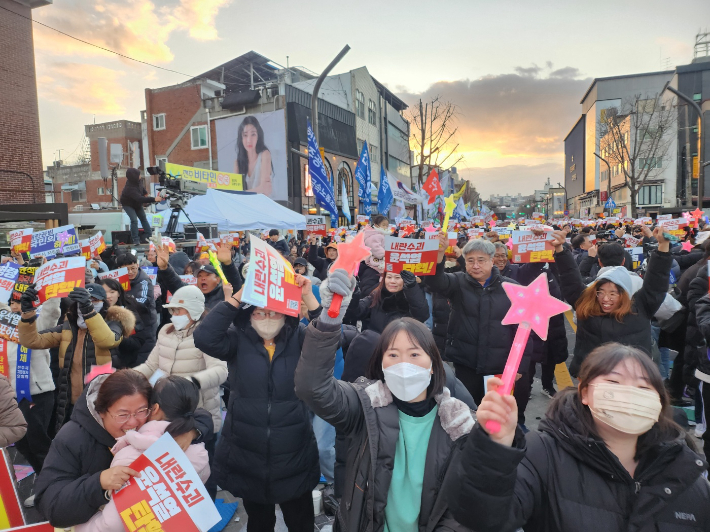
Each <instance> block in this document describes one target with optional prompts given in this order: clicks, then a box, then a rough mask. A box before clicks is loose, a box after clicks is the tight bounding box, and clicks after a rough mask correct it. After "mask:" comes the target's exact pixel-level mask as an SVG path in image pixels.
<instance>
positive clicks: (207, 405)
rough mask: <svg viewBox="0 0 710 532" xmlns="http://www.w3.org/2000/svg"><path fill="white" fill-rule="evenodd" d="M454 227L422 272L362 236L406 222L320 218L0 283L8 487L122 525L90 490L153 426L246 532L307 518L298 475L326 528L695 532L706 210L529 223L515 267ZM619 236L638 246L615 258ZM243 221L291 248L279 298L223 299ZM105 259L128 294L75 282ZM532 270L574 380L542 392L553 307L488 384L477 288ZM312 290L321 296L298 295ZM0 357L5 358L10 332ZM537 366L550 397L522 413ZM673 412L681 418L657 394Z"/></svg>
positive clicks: (489, 317)
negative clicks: (13, 480)
mask: <svg viewBox="0 0 710 532" xmlns="http://www.w3.org/2000/svg"><path fill="white" fill-rule="evenodd" d="M140 197H141V198H143V197H145V196H144V195H143V194H141V195H140ZM124 207H125V206H124ZM129 207H130V205H129ZM132 208H134V211H136V220H137V218H140V217H141V216H140V214H141V211H142V209H141V205H140V204H136V205H134V206H133V207H132ZM131 218H132V219H133V216H132V217H131ZM487 223H488V224H490V225H494V224H493V223H490V221H489V222H487ZM459 229H460V231H459V232H458V239H457V240H456V242H455V243H453V244H452V241H451V240H450V234H447V233H446V232H440V234H439V237H438V252H437V257H436V266H435V271H433V272H432V273H433V274H432V275H419V276H418V275H415V274H414V273H412V272H411V271H408V270H406V269H404V270H402V271H401V272H398V273H393V272H392V271H389V270H388V268H386V257H385V249H386V238H387V236H389V235H394V236H398V235H399V236H400V237H404V238H408V239H421V238H424V237H425V234H426V231H425V230H424V228H421V227H417V228H415V229H414V230H411V228H409V229H408V230H407V231H402V230H400V227H397V226H394V227H393V226H391V225H390V220H388V219H387V218H386V217H385V216H382V215H376V216H373V217H372V218H371V220H370V221H369V223H368V224H367V225H366V226H361V227H358V228H355V229H352V228H351V229H349V230H342V231H341V230H338V231H336V232H330V234H329V235H328V236H325V237H315V236H313V235H308V234H305V232H303V233H302V232H297V233H291V232H289V233H284V232H283V231H278V230H276V229H273V230H271V231H268V232H265V233H263V234H261V233H259V232H252V233H249V232H246V233H245V234H244V235H242V239H241V241H240V242H239V243H238V244H233V243H231V242H230V243H223V244H220V245H217V246H216V248H215V250H214V254H213V257H212V258H213V261H212V262H211V261H210V257H209V256H208V255H207V254H206V253H203V252H201V251H199V250H198V251H197V252H196V253H190V254H188V253H186V251H185V250H180V249H177V248H171V247H169V246H167V245H164V246H158V247H156V248H154V247H153V246H151V248H150V249H148V250H146V251H145V252H144V253H143V252H140V251H139V252H138V253H133V252H130V251H123V252H122V251H119V250H118V249H117V248H108V249H107V250H106V251H105V252H104V253H102V254H101V255H97V256H95V257H93V258H92V259H91V260H90V261H88V264H87V270H86V283H85V286H84V287H83V288H79V287H77V288H74V289H73V290H72V291H71V293H70V294H69V295H68V297H66V298H51V299H48V300H47V301H46V302H45V303H44V304H42V305H41V306H39V305H38V300H37V295H38V294H37V290H36V289H35V287H33V286H32V285H30V286H29V287H28V288H27V289H26V290H25V291H24V292H22V293H14V294H13V295H12V297H11V300H10V301H9V302H8V308H7V310H9V311H11V312H13V313H16V314H19V315H20V319H19V323H18V325H17V329H18V339H17V345H19V346H23V347H26V348H28V349H31V350H32V358H31V368H30V392H31V396H32V397H31V402H30V401H28V400H27V399H22V400H20V401H19V403H17V402H16V401H15V400H14V399H13V398H12V396H13V390H12V388H16V383H15V379H14V378H10V379H9V380H8V379H6V378H5V377H0V419H2V420H3V423H2V427H1V428H0V444H2V445H8V444H11V443H13V442H14V443H16V445H17V450H18V451H19V452H20V453H21V454H22V455H23V456H24V457H25V458H26V459H27V461H28V462H29V464H30V465H31V466H32V468H33V469H34V471H35V472H36V474H37V478H36V481H35V484H34V494H33V495H32V497H30V499H28V500H27V501H25V504H26V505H27V506H32V505H35V506H36V507H37V508H38V510H39V512H40V514H41V515H42V516H44V517H45V518H46V519H47V520H49V522H50V523H51V524H52V525H53V526H55V527H72V526H74V527H76V530H77V531H80V530H81V531H84V530H101V531H113V530H115V531H119V530H122V524H121V519H120V517H119V515H118V512H117V510H116V506H115V505H114V504H113V502H112V497H111V495H112V492H113V491H115V490H118V489H120V488H121V486H122V485H123V484H124V483H125V482H126V481H127V480H128V479H129V478H131V477H132V476H135V475H136V474H137V473H136V471H134V470H132V469H131V467H130V465H131V463H132V462H133V460H135V459H136V458H137V457H138V456H139V455H140V454H141V453H142V452H143V451H145V450H146V449H147V448H148V447H149V446H150V445H151V444H152V443H154V442H155V441H156V440H157V439H158V438H159V437H160V436H161V435H162V434H164V433H166V432H167V433H169V434H170V435H171V436H173V438H175V440H176V441H177V442H178V444H179V445H180V447H181V448H182V449H183V450H184V451H185V453H186V454H187V456H188V458H189V460H190V461H191V463H192V464H193V466H194V467H195V470H196V471H197V472H198V475H199V476H200V478H201V479H202V480H203V482H204V484H205V487H206V489H207V492H208V493H209V494H210V496H211V497H212V498H213V499H214V497H215V495H216V493H217V490H218V489H222V490H226V491H228V492H230V493H231V494H232V495H233V496H235V497H239V498H241V499H242V501H243V505H244V509H245V510H246V512H247V514H248V530H249V531H250V532H260V531H268V532H271V531H273V530H274V527H275V524H276V513H275V506H276V505H279V506H280V509H281V512H282V514H283V517H284V521H285V523H286V526H287V527H288V529H289V530H290V531H292V532H294V531H304V532H306V531H307V532H312V531H313V530H314V523H315V514H314V506H313V503H312V491H313V490H314V489H316V487H317V486H318V485H319V484H320V483H323V484H325V485H326V488H325V491H324V494H325V500H326V507H327V509H328V511H329V512H333V513H334V514H335V516H336V517H335V520H336V527H335V529H336V530H343V531H345V530H357V531H365V530H375V531H388V532H415V531H422V530H426V531H454V530H475V531H511V532H513V531H515V530H518V529H519V528H523V529H525V530H559V531H562V530H564V531H577V530H579V531H582V530H585V531H586V530H590V527H592V526H594V527H597V528H599V530H605V531H621V530H669V531H670V530H679V531H680V530H704V531H707V530H710V484H708V481H707V463H706V462H705V460H704V459H703V456H702V454H700V451H701V450H700V449H697V448H696V444H695V442H694V438H693V435H695V436H697V437H701V436H702V438H703V440H702V441H703V450H704V454H705V455H706V456H707V455H708V452H709V451H710V431H705V427H706V424H705V421H704V420H705V416H704V414H703V412H710V361H709V360H710V358H709V356H708V353H710V351H708V348H707V341H708V339H710V296H708V265H707V261H708V258H710V239H708V240H705V237H707V236H708V234H710V226H709V227H707V229H708V231H707V232H706V231H704V229H706V227H705V226H704V224H703V222H702V221H701V222H700V223H699V226H698V227H697V228H694V229H693V228H688V229H687V230H686V231H685V235H684V236H683V238H682V240H683V245H682V246H681V245H680V242H675V241H674V240H675V239H674V238H673V237H671V236H670V235H669V234H668V233H667V232H665V230H664V228H663V227H658V226H653V225H651V224H649V225H646V224H643V223H640V224H638V225H636V224H634V223H629V224H626V225H624V224H623V222H621V223H616V224H614V225H613V226H612V225H611V224H609V225H607V224H605V223H603V222H602V223H597V222H594V223H589V224H586V225H584V224H576V223H570V222H568V221H549V222H548V226H545V227H543V226H542V224H541V225H540V226H537V227H535V228H534V229H533V231H534V232H535V233H536V234H543V233H546V234H548V235H550V236H549V238H548V241H549V243H550V245H551V246H552V248H553V250H554V255H553V260H552V262H536V263H517V264H516V263H513V262H512V261H511V259H512V258H513V257H512V252H511V247H510V245H509V243H508V242H507V238H506V237H502V235H501V233H499V232H496V231H493V230H492V228H491V227H490V226H486V227H485V228H484V229H485V230H484V231H483V232H482V233H483V234H482V235H481V236H480V237H479V236H478V235H476V236H475V237H471V238H469V234H468V233H467V231H466V229H465V228H462V227H459ZM135 231H136V233H137V222H136V223H135ZM357 231H362V232H364V238H363V242H364V244H365V245H366V246H367V247H368V248H369V250H370V253H371V255H370V257H368V258H367V259H366V260H364V261H362V262H361V263H360V264H359V266H358V269H357V271H356V274H355V275H353V276H350V275H348V273H347V272H345V271H344V270H342V269H337V270H334V269H333V268H332V265H333V263H334V262H335V261H336V259H337V257H338V250H339V246H342V245H343V242H346V241H348V240H349V239H350V238H352V236H353V234H354V233H355V232H357ZM503 234H504V233H503ZM625 235H633V236H634V239H635V241H637V242H638V246H639V247H642V248H643V257H642V258H640V259H639V258H637V260H636V264H635V263H634V260H633V258H632V257H631V255H630V254H629V250H628V249H627V248H626V247H625V241H626V240H625V238H624V236H625ZM257 238H261V239H263V240H264V241H265V242H266V243H267V244H268V245H271V246H272V247H273V248H274V250H276V251H277V252H279V253H280V254H281V255H283V257H284V258H285V259H286V260H288V261H289V262H290V263H291V265H292V266H293V270H294V272H295V274H296V277H295V279H296V283H297V284H298V286H299V287H300V288H301V292H302V294H301V298H302V301H301V309H302V311H301V314H300V316H299V317H291V316H286V315H284V314H281V313H279V312H276V311H274V310H271V309H268V308H263V307H257V306H254V305H249V304H247V303H245V302H244V301H243V294H244V289H245V281H246V279H247V276H248V272H249V268H250V267H252V265H251V264H250V256H251V239H257ZM190 251H191V250H190ZM214 258H216V259H217V261H218V263H219V264H218V265H217V263H216V262H214ZM17 260H18V261H20V262H21V261H23V258H22V257H20V256H18V257H17ZM33 260H35V261H36V260H37V259H33ZM40 261H41V259H40ZM217 266H219V267H217ZM119 268H126V270H127V272H128V279H129V284H128V289H125V288H124V286H122V285H121V283H120V282H118V281H117V280H115V279H111V278H99V275H98V274H99V273H101V272H111V271H113V270H116V269H119ZM152 271H155V272H156V273H155V276H154V277H153V278H151V272H152ZM541 273H546V274H547V282H548V288H549V291H550V294H551V295H553V296H554V297H557V298H558V299H561V300H564V301H567V302H568V303H569V304H570V305H571V306H572V307H573V309H574V321H575V323H576V338H575V341H574V346H573V349H572V351H573V354H572V358H571V361H570V364H569V372H570V373H571V375H572V376H573V377H575V378H576V379H577V380H578V384H576V385H575V386H574V387H567V388H565V389H564V390H558V389H556V387H555V367H556V366H557V365H558V364H561V363H565V362H567V360H568V357H569V352H570V347H572V346H569V345H568V339H567V338H568V335H567V327H566V326H565V321H566V320H567V319H570V320H571V319H572V314H570V315H569V316H567V317H565V316H563V315H558V316H555V317H553V318H552V319H551V321H550V325H549V333H548V336H547V338H545V339H543V338H540V337H538V336H537V335H536V334H535V333H534V332H533V333H531V335H530V339H529V341H528V343H527V345H526V346H525V349H524V356H523V359H522V362H521V364H520V367H519V369H518V372H517V376H516V382H515V386H514V390H513V393H512V394H511V395H509V396H503V395H500V394H499V393H498V392H497V391H496V389H497V388H498V387H499V386H501V379H500V378H499V376H500V375H501V374H502V373H503V369H504V367H505V365H506V362H507V360H508V355H509V353H510V351H511V347H512V345H513V341H514V338H515V336H516V331H517V325H504V324H503V322H504V317H505V316H506V314H508V312H509V310H510V308H511V302H510V299H509V298H508V296H507V295H506V292H505V290H504V287H503V284H504V283H512V284H520V285H529V284H530V283H532V282H533V281H534V280H535V279H536V278H538V276H539V275H540V274H541ZM336 295H337V296H339V297H342V304H341V307H340V310H339V313H338V314H337V315H333V314H332V313H329V312H327V310H325V311H324V310H323V309H328V308H329V307H330V306H331V303H332V301H333V299H334V297H335V296H336ZM11 343H12V342H7V344H8V345H10V344H11ZM6 352H7V356H8V359H9V360H8V361H9V368H10V372H9V374H10V375H14V373H15V372H14V369H15V366H16V364H17V361H16V360H15V359H14V357H16V356H17V355H16V353H17V352H18V350H17V349H12V348H8V349H7V350H6ZM671 359H672V360H671ZM109 364H110V366H111V367H112V368H113V369H112V370H111V371H106V372H99V373H100V374H99V375H98V376H96V375H95V373H96V372H95V368H96V367H97V366H106V365H109ZM538 365H539V366H540V375H541V384H542V390H543V393H544V394H545V395H546V396H548V397H549V398H551V402H550V403H549V409H548V411H547V414H546V416H545V417H544V418H543V419H542V421H541V422H540V424H539V427H538V428H537V430H528V426H527V424H526V419H525V410H526V407H527V404H528V401H529V399H530V396H531V390H532V386H533V382H534V377H535V376H536V374H537V366H538ZM114 370H115V371H114ZM706 383H707V386H706ZM558 388H559V386H558ZM14 395H17V394H16V390H15V394H14ZM691 405H692V406H694V413H695V415H694V419H691V420H690V422H694V427H692V426H690V425H689V420H688V418H687V415H686V412H685V411H683V410H680V409H677V408H673V407H674V406H691ZM489 422H497V423H499V424H500V426H501V429H500V430H499V431H497V432H493V431H492V430H490V428H489Z"/></svg>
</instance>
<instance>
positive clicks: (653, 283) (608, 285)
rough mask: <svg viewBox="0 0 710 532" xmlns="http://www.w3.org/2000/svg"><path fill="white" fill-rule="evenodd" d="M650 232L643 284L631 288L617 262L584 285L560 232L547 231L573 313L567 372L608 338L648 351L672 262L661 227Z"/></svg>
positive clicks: (628, 279)
mask: <svg viewBox="0 0 710 532" xmlns="http://www.w3.org/2000/svg"><path fill="white" fill-rule="evenodd" d="M653 236H654V237H655V238H656V240H658V250H657V251H655V252H653V253H651V256H650V257H649V260H648V268H647V270H646V274H645V275H644V278H643V287H642V288H641V289H640V290H638V291H637V292H635V293H634V292H633V285H632V281H631V276H630V275H629V272H628V271H627V270H626V268H625V267H623V266H612V267H608V268H603V269H602V270H600V273H599V274H598V275H597V278H596V280H595V281H594V282H593V283H591V284H590V285H589V286H586V285H585V284H584V282H583V281H582V275H581V274H580V272H579V268H578V267H577V263H576V262H575V260H574V256H573V255H572V252H571V251H570V250H569V249H565V248H564V247H563V244H564V242H565V238H566V234H565V233H564V232H562V231H557V232H555V233H553V237H554V241H553V245H554V246H555V263H556V264H557V269H558V271H559V275H560V287H561V289H562V295H563V296H564V298H565V299H566V300H567V302H568V303H569V304H570V305H572V306H573V307H574V309H575V311H576V312H577V339H576V341H575V343H574V359H573V360H572V363H571V364H570V368H569V370H570V373H571V374H572V376H575V377H576V376H577V374H578V373H579V369H580V367H581V365H582V362H584V359H585V358H586V357H587V355H588V354H589V353H590V352H591V351H593V350H594V349H596V348H597V347H599V346H600V345H602V344H605V343H608V342H619V343H622V344H625V345H630V346H633V347H637V348H639V349H642V350H643V351H645V352H646V353H648V355H649V356H651V318H652V317H653V315H654V314H655V313H656V312H657V311H658V309H659V308H660V306H661V304H662V303H663V300H664V298H665V297H666V294H667V292H668V280H669V275H670V271H671V263H672V261H673V258H672V256H671V254H670V252H669V249H670V244H669V242H668V240H666V239H665V237H664V236H663V230H662V229H661V228H658V227H657V228H656V229H655V230H654V231H653ZM609 245H610V244H609Z"/></svg>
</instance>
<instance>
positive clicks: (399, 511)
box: [295, 270, 475, 532]
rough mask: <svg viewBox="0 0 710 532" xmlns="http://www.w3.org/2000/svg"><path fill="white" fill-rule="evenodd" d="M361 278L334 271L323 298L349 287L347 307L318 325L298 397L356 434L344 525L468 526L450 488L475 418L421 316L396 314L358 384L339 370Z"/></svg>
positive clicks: (301, 369) (401, 528)
mask: <svg viewBox="0 0 710 532" xmlns="http://www.w3.org/2000/svg"><path fill="white" fill-rule="evenodd" d="M354 284H355V283H354V280H353V279H351V278H348V275H347V273H346V272H345V271H343V270H336V271H334V272H331V274H329V276H328V280H327V290H323V288H321V298H322V299H321V301H322V303H323V305H324V307H325V308H328V307H329V306H330V304H331V298H332V294H339V295H341V296H342V297H343V302H342V306H341V308H340V315H339V316H337V317H336V318H332V317H331V316H330V315H329V314H328V313H327V312H323V313H321V315H320V316H319V318H318V319H317V320H315V321H314V322H313V323H311V324H310V325H309V326H308V328H307V331H306V339H305V341H304V344H303V352H302V355H301V360H300V361H299V363H298V368H297V369H296V379H295V384H296V394H297V395H298V397H300V398H301V399H303V400H304V401H305V402H306V403H307V404H308V406H309V407H310V408H311V409H312V410H313V411H314V412H315V414H316V415H318V416H320V417H321V418H323V419H324V420H325V421H327V422H328V423H331V424H332V425H333V426H335V428H336V430H338V431H340V432H342V433H343V434H347V435H348V436H349V438H350V441H349V444H348V457H347V469H346V473H345V483H344V486H343V488H344V492H343V496H342V498H341V501H340V509H339V511H338V515H337V519H338V523H337V525H338V526H337V527H336V529H338V530H348V531H353V532H364V531H366V530H376V531H382V530H385V531H391V532H394V531H397V532H415V531H419V530H432V531H433V530H442V531H443V530H447V531H464V530H465V529H464V527H462V526H461V525H460V524H458V523H457V522H456V521H454V519H453V518H452V517H451V514H450V512H449V511H448V508H447V501H446V499H445V498H444V497H443V493H442V492H441V490H440V487H441V484H442V482H443V481H444V480H445V479H446V478H448V476H449V475H450V474H451V473H452V471H453V470H454V468H453V467H450V465H451V464H455V463H456V459H457V456H458V455H459V454H460V453H461V449H462V448H463V445H464V443H465V441H466V437H467V434H468V433H469V432H470V431H471V429H472V428H473V426H474V423H475V422H474V419H473V416H472V414H471V410H470V409H469V407H468V406H467V405H466V404H465V403H463V402H461V401H459V400H458V399H454V398H452V397H451V394H450V392H449V389H448V388H446V387H445V383H446V373H445V371H444V365H443V362H442V360H441V356H440V354H439V351H438V350H437V348H436V344H435V343H434V339H433V337H432V335H431V332H430V331H429V330H428V329H427V328H426V327H425V326H424V325H423V324H422V323H419V322H418V321H416V320H413V319H411V318H403V319H397V320H395V321H392V322H391V323H390V324H389V325H388V326H387V328H385V330H384V332H383V333H382V336H380V338H379V340H378V342H377V345H376V347H375V351H374V353H373V355H372V357H371V358H370V363H369V368H368V371H367V374H366V375H365V378H360V379H358V381H357V382H356V383H352V384H351V383H348V382H344V381H338V380H337V379H336V378H335V377H334V376H333V364H334V361H335V352H336V350H337V349H338V345H339V342H340V335H341V332H340V330H341V327H342V317H343V315H344V313H345V308H346V306H347V304H348V300H349V299H350V297H351V293H352V290H353V287H354ZM351 349H352V347H351Z"/></svg>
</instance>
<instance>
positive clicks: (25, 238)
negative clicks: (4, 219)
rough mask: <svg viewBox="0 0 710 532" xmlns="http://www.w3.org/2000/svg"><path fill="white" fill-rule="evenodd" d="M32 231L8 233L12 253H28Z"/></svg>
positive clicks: (24, 230) (20, 230)
mask: <svg viewBox="0 0 710 532" xmlns="http://www.w3.org/2000/svg"><path fill="white" fill-rule="evenodd" d="M32 232H33V230H32V229H18V230H16V231H10V246H11V247H12V252H13V253H29V251H30V245H31V244H32Z"/></svg>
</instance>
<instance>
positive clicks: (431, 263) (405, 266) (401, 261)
mask: <svg viewBox="0 0 710 532" xmlns="http://www.w3.org/2000/svg"><path fill="white" fill-rule="evenodd" d="M438 253H439V234H438V233H434V232H427V233H425V234H424V239H423V240H420V239H416V240H415V239H411V238H397V237H394V236H387V237H385V271H386V272H392V273H399V272H401V271H402V270H409V271H410V272H412V273H413V274H415V275H434V274H435V273H436V259H437V254H438Z"/></svg>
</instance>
